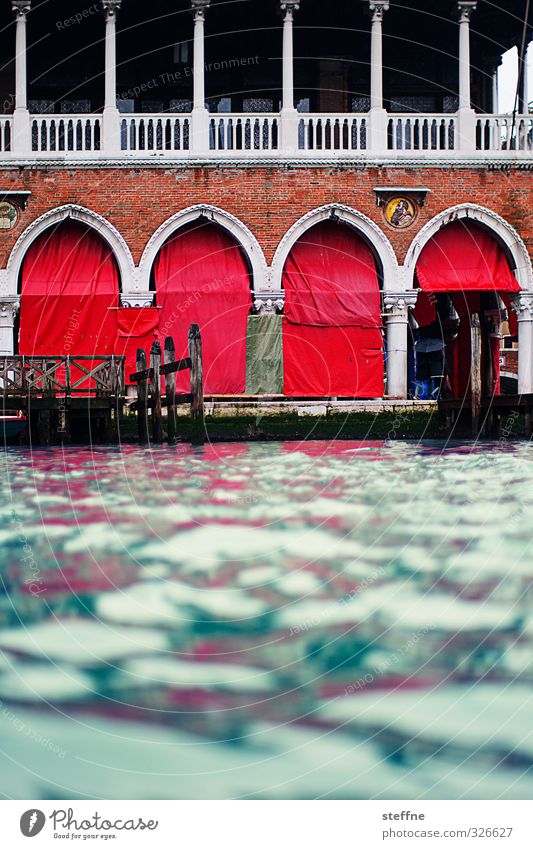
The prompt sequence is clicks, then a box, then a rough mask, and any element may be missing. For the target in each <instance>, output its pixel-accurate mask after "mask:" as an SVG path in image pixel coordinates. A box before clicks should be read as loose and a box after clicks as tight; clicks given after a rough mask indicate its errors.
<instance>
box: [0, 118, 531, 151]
mask: <svg viewBox="0 0 533 849" xmlns="http://www.w3.org/2000/svg"><path fill="white" fill-rule="evenodd" d="M200 117H202V116H200ZM114 120H115V119H112V120H111V121H108V120H107V118H106V122H104V119H103V116H102V115H94V114H91V115H87V114H84V115H51V114H48V115H30V117H29V126H28V124H25V123H24V118H23V117H22V118H21V116H20V115H19V116H17V123H16V128H17V130H16V136H15V121H14V118H13V116H12V115H5V116H0V160H4V161H5V160H9V159H15V160H16V159H17V158H24V159H28V158H30V159H32V158H33V159H36V160H38V159H53V158H60V159H91V158H92V159H99V160H102V159H106V158H109V159H116V158H117V157H119V158H120V157H124V158H137V159H142V158H145V157H147V156H148V157H152V156H163V157H164V156H167V157H168V158H178V159H181V158H183V159H187V158H189V157H191V158H198V157H201V158H207V159H217V158H220V159H225V158H229V159H231V158H237V157H239V156H250V157H254V156H259V157H265V158H267V157H270V158H276V157H277V156H278V155H279V156H283V157H290V158H292V159H298V158H301V159H305V158H312V157H324V158H326V157H328V156H329V157H336V156H345V157H350V156H354V157H358V158H361V157H365V156H367V157H372V156H373V155H374V156H376V155H377V156H380V157H385V158H387V159H391V160H393V161H396V160H402V159H410V158H411V159H412V158H416V157H417V156H422V157H424V158H427V157H431V158H438V159H443V160H446V159H460V158H461V156H462V155H463V152H464V155H465V156H466V157H467V158H468V159H471V158H472V157H474V158H475V157H476V156H477V157H479V158H483V157H485V156H486V154H487V153H489V154H491V156H492V157H493V158H494V159H496V160H498V159H509V158H511V159H522V158H528V157H529V158H531V157H532V156H533V114H532V115H517V116H514V117H513V116H512V115H491V114H487V115H482V114H478V115H476V116H475V121H473V122H471V123H469V122H465V123H460V118H459V116H458V115H457V114H456V113H453V114H440V115H433V114H422V113H418V114H408V113H404V112H402V113H400V112H396V113H388V116H387V120H386V122H385V124H383V123H382V122H380V121H374V119H373V116H372V114H370V113H361V114H318V113H300V114H298V115H288V116H285V115H284V114H278V113H268V114H267V113H261V114H259V113H258V114H245V113H241V114H236V113H234V114H226V113H217V114H211V115H209V116H208V119H207V121H204V120H203V119H202V120H201V121H198V123H197V124H195V125H194V126H193V122H194V121H195V118H194V117H193V115H192V114H190V113H166V114H137V113H128V114H124V113H122V114H120V115H119V114H118V113H117V116H116V123H113V121H114ZM461 120H462V119H461ZM285 121H287V123H286V124H285V123H284V122H285ZM193 129H194V132H193ZM117 136H118V140H117ZM28 139H29V141H28Z"/></svg>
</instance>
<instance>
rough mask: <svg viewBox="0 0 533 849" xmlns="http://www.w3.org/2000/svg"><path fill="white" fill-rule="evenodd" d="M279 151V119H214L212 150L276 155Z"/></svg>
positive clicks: (221, 117) (222, 117) (210, 128)
mask: <svg viewBox="0 0 533 849" xmlns="http://www.w3.org/2000/svg"><path fill="white" fill-rule="evenodd" d="M278 148H279V115H267V114H257V115H229V114H227V115H213V116H212V117H211V118H210V120H209V149H210V150H212V151H213V150H219V151H226V152H230V151H239V152H241V153H242V152H245V151H250V152H251V153H252V152H253V153H256V154H258V153H260V152H266V153H272V152H275V151H277V150H278Z"/></svg>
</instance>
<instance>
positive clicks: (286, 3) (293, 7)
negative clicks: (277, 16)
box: [280, 0, 300, 21]
mask: <svg viewBox="0 0 533 849" xmlns="http://www.w3.org/2000/svg"><path fill="white" fill-rule="evenodd" d="M299 8H300V0H280V9H281V11H282V12H285V20H287V19H288V20H291V21H292V19H293V18H294V13H295V12H297V11H298V9H299Z"/></svg>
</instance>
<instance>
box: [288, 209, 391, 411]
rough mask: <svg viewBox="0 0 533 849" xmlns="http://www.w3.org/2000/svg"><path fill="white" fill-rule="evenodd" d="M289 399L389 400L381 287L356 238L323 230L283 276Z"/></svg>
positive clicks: (333, 227) (339, 228)
mask: <svg viewBox="0 0 533 849" xmlns="http://www.w3.org/2000/svg"><path fill="white" fill-rule="evenodd" d="M283 286H284V288H285V293H286V295H285V317H284V320H283V360H284V372H285V385H284V392H285V394H286V395H292V396H295V395H302V396H306V395H307V396H328V395H341V396H348V397H351V398H376V397H381V396H382V395H383V339H382V336H381V310H380V292H379V281H378V275H377V271H376V264H375V261H374V257H373V255H372V251H371V250H370V248H369V247H368V246H367V244H366V243H365V241H364V240H363V239H362V237H361V236H359V235H358V234H357V233H356V231H355V230H353V229H352V228H350V227H348V226H346V225H344V224H338V223H335V222H333V221H325V222H322V223H321V224H317V226H316V227H313V228H312V229H311V230H309V231H308V232H307V233H306V234H305V235H304V236H303V237H302V238H301V239H300V240H299V241H298V242H297V243H296V244H295V245H294V247H293V249H292V251H291V253H290V255H289V257H288V259H287V262H286V264H285V269H284V273H283Z"/></svg>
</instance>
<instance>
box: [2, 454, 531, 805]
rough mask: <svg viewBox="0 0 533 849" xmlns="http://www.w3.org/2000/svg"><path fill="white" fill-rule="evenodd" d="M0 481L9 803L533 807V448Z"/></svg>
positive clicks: (138, 463)
mask: <svg viewBox="0 0 533 849" xmlns="http://www.w3.org/2000/svg"><path fill="white" fill-rule="evenodd" d="M0 463H1V465H2V484H3V486H2V493H1V501H0V512H1V516H2V523H1V525H0V542H1V566H2V568H1V575H2V585H1V587H0V593H1V595H0V599H1V601H0V649H1V653H0V751H1V752H2V759H3V763H4V769H2V771H1V772H0V793H1V794H2V796H3V797H7V798H25V799H37V798H42V799H58V798H59V799H60V798H67V799H72V798H73V799H76V798H80V799H82V798H87V797H89V798H111V799H112V798H126V799H128V798H144V799H151V798H163V799H166V798H197V799H201V798H254V799H272V798H276V799H277V798H296V799H309V798H313V799H314V798H335V799H343V798H359V799H366V798H392V799H401V798H406V799H414V798H424V799H432V798H437V799H443V798H444V799H447V798H451V799H457V798H481V799H491V798H510V799H530V798H531V797H532V796H533V774H532V771H531V766H532V762H533V653H532V638H533V593H532V591H531V582H532V578H533V558H532V552H531V543H532V539H533V453H532V451H531V448H530V446H529V445H527V444H525V443H520V444H512V443H510V442H505V441H502V442H500V443H499V444H493V445H483V446H477V447H476V446H473V445H463V446H461V445H457V444H452V445H450V444H448V445H445V444H438V443H425V444H423V445H417V444H414V443H400V442H390V443H369V442H366V443H354V442H337V443H333V444H331V443H325V442H306V443H302V444H299V443H286V444H284V443H279V444H275V445H273V444H260V443H255V444H225V445H215V446H209V445H208V446H206V447H204V448H197V449H195V448H191V447H189V446H178V447H176V448H166V447H165V448H158V449H147V450H143V449H139V448H136V447H124V448H123V449H119V448H95V449H92V450H90V449H85V448H82V449H79V448H68V449H62V448H54V449H50V450H40V451H34V452H33V453H32V452H31V451H30V450H29V449H8V450H7V451H5V452H4V453H3V454H2V457H1V458H0Z"/></svg>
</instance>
